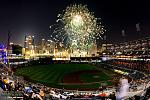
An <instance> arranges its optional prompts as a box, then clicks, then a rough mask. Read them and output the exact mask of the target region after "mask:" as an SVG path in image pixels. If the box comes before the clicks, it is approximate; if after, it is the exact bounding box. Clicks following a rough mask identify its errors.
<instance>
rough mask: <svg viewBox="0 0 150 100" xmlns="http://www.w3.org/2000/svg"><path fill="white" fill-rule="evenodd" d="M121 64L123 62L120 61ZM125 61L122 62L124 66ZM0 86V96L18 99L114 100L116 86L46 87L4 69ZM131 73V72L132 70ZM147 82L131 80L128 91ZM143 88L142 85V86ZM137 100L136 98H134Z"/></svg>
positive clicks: (147, 90) (149, 95) (116, 63)
mask: <svg viewBox="0 0 150 100" xmlns="http://www.w3.org/2000/svg"><path fill="white" fill-rule="evenodd" d="M121 64H123V63H121ZM112 65H116V66H118V65H120V63H118V62H112ZM125 65H127V63H124V66H125ZM0 72H1V75H0V87H1V89H2V91H3V92H2V94H1V96H3V97H8V98H14V99H18V100H58V99H60V100H61V99H62V100H64V99H68V100H79V99H83V100H96V99H99V100H116V93H117V92H116V88H115V89H113V90H112V89H109V90H108V89H105V90H98V91H90V92H89V91H88V92H87V91H84V92H80V91H73V90H72V91H69V90H65V89H54V88H51V87H47V86H45V85H43V84H40V83H37V84H35V83H31V82H28V81H26V80H24V78H23V77H17V76H15V75H13V74H12V73H9V72H8V71H7V70H6V69H5V70H3V69H2V68H1V70H0ZM132 73H133V72H132ZM148 82H149V80H148V78H147V77H144V78H142V79H141V78H140V79H139V80H135V81H132V82H131V83H130V84H131V85H130V86H131V87H130V91H138V89H139V87H140V86H141V84H147V83H148ZM144 86H146V85H144ZM142 89H143V87H142ZM144 91H145V93H144V98H149V97H150V94H149V93H150V92H149V91H150V88H145V90H144ZM135 98H141V96H137V95H136V96H134V97H130V99H131V100H132V99H135ZM0 100H1V99H0ZM135 100H138V99H135Z"/></svg>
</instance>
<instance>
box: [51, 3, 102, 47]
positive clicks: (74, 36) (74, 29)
mask: <svg viewBox="0 0 150 100" xmlns="http://www.w3.org/2000/svg"><path fill="white" fill-rule="evenodd" d="M57 17H58V20H57V21H56V22H57V23H59V22H61V23H62V28H57V29H56V30H55V31H54V32H53V33H54V35H55V37H56V38H57V39H58V40H59V41H61V42H62V43H63V44H68V46H69V47H76V48H80V49H86V48H87V46H91V45H92V44H93V43H95V42H96V40H97V39H100V38H101V34H103V33H104V28H103V26H102V25H101V22H100V20H99V19H98V18H95V17H94V14H93V12H90V11H89V10H88V8H87V6H86V5H71V6H68V7H67V8H66V9H65V10H64V12H63V13H62V14H58V16H57Z"/></svg>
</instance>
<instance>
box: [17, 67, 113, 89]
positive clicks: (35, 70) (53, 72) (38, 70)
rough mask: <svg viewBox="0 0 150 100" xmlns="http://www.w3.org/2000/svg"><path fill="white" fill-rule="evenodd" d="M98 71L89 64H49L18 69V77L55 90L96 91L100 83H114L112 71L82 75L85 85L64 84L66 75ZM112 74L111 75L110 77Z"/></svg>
mask: <svg viewBox="0 0 150 100" xmlns="http://www.w3.org/2000/svg"><path fill="white" fill-rule="evenodd" d="M89 70H98V69H97V68H96V66H94V65H88V64H49V65H33V66H29V67H23V68H18V69H17V70H16V75H19V76H24V77H25V79H27V80H29V81H31V82H34V83H42V84H45V85H47V86H50V87H54V88H67V89H80V88H81V89H95V88H98V87H99V86H100V82H101V81H102V82H106V83H108V85H112V83H110V82H108V80H111V78H112V77H111V76H112V71H108V70H107V71H106V72H103V71H102V70H101V71H99V72H98V73H95V74H94V73H93V74H88V73H84V74H81V76H80V79H81V80H82V81H83V82H84V83H85V84H62V80H63V77H64V75H66V74H69V73H74V72H78V71H89ZM109 72H110V75H109Z"/></svg>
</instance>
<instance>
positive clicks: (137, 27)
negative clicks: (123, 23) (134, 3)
mask: <svg viewBox="0 0 150 100" xmlns="http://www.w3.org/2000/svg"><path fill="white" fill-rule="evenodd" d="M135 26H136V31H137V32H139V31H140V23H137V24H136V25H135Z"/></svg>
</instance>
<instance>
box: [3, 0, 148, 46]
mask: <svg viewBox="0 0 150 100" xmlns="http://www.w3.org/2000/svg"><path fill="white" fill-rule="evenodd" d="M75 3H76V4H83V5H84V4H86V5H87V7H88V8H89V10H90V11H92V12H94V15H95V17H98V18H102V24H103V25H104V26H105V29H106V30H107V31H106V32H105V34H106V36H107V41H108V42H112V43H118V42H123V41H129V40H135V39H138V38H143V37H147V36H150V6H149V4H150V2H149V0H139V1H138V0H1V1H0V43H6V42H7V33H8V31H11V34H12V35H11V41H12V42H14V43H20V44H22V45H23V41H24V37H25V35H34V36H35V39H36V43H38V42H39V41H40V39H42V38H45V39H49V37H50V34H51V32H52V31H51V30H50V28H49V26H50V25H53V24H55V23H56V22H55V21H56V19H57V14H59V13H61V12H62V11H63V10H64V9H65V8H66V6H68V5H70V4H75ZM137 23H140V29H141V31H140V32H136V27H135V25H136V24H137ZM122 29H124V30H125V36H124V37H123V36H122V34H121V31H122Z"/></svg>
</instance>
